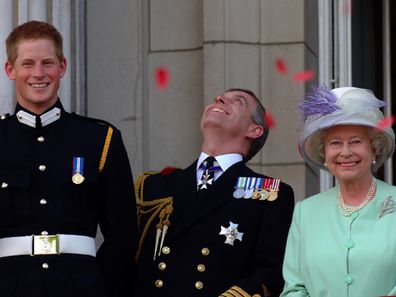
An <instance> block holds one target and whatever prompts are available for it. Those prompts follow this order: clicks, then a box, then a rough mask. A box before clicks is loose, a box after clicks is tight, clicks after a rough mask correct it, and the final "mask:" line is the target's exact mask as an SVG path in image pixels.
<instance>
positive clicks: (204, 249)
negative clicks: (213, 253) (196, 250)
mask: <svg viewBox="0 0 396 297" xmlns="http://www.w3.org/2000/svg"><path fill="white" fill-rule="evenodd" d="M201 253H202V255H204V256H207V255H209V249H208V248H203V249H202V250H201Z"/></svg>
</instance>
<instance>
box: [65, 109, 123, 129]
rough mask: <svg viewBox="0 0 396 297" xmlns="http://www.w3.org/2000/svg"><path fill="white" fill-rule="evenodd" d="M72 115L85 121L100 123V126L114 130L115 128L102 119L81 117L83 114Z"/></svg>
mask: <svg viewBox="0 0 396 297" xmlns="http://www.w3.org/2000/svg"><path fill="white" fill-rule="evenodd" d="M71 115H73V116H75V117H77V118H79V119H83V120H87V121H91V122H95V123H99V124H102V125H105V126H110V127H112V128H113V129H114V128H115V127H114V126H113V125H112V124H111V123H109V122H107V121H105V120H102V119H96V118H91V117H87V116H84V115H81V114H78V113H75V112H72V113H71Z"/></svg>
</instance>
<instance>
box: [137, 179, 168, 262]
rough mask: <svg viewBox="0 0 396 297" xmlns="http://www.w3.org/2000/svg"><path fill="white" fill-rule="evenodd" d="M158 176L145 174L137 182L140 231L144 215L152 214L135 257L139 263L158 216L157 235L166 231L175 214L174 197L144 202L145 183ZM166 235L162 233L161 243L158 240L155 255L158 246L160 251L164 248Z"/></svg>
mask: <svg viewBox="0 0 396 297" xmlns="http://www.w3.org/2000/svg"><path fill="white" fill-rule="evenodd" d="M153 174H156V172H145V173H144V174H143V175H141V176H139V177H138V178H137V179H136V180H135V181H134V185H135V197H136V206H137V223H138V228H139V230H140V222H141V217H142V215H146V214H150V213H151V215H150V217H149V219H148V220H147V223H146V225H145V226H144V228H143V231H142V234H141V236H140V239H139V245H138V249H137V252H136V255H135V260H136V262H138V260H139V256H140V253H141V251H142V247H143V243H144V240H145V239H146V236H147V233H148V230H149V228H150V226H151V224H152V223H153V221H154V219H155V218H156V217H157V216H158V217H159V223H158V224H157V233H158V231H160V232H161V233H162V231H163V230H164V228H165V230H164V231H166V230H167V228H168V226H169V225H170V220H169V217H170V215H171V214H172V212H173V205H172V204H173V197H165V198H160V199H155V200H151V201H144V199H143V193H144V182H145V180H146V178H148V177H149V176H150V175H153ZM165 233H166V232H163V233H162V237H163V238H161V242H159V237H157V238H158V240H156V243H155V247H154V251H155V253H156V252H157V249H158V245H159V251H161V248H162V243H163V241H164V237H165Z"/></svg>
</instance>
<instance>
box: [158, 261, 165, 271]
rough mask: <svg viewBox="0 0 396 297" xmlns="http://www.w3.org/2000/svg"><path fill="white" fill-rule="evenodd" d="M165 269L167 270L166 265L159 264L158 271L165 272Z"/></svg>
mask: <svg viewBox="0 0 396 297" xmlns="http://www.w3.org/2000/svg"><path fill="white" fill-rule="evenodd" d="M165 268H166V263H164V262H161V263H159V264H158V269H159V270H165Z"/></svg>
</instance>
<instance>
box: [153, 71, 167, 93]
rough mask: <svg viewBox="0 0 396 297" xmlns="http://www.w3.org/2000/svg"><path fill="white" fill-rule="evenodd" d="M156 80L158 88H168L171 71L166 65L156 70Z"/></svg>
mask: <svg viewBox="0 0 396 297" xmlns="http://www.w3.org/2000/svg"><path fill="white" fill-rule="evenodd" d="M155 82H156V85H157V88H159V89H166V88H167V87H168V85H169V71H168V69H167V68H165V67H158V68H157V69H156V70H155Z"/></svg>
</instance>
